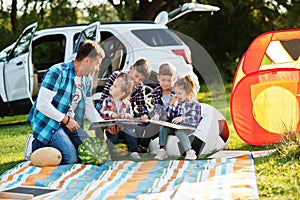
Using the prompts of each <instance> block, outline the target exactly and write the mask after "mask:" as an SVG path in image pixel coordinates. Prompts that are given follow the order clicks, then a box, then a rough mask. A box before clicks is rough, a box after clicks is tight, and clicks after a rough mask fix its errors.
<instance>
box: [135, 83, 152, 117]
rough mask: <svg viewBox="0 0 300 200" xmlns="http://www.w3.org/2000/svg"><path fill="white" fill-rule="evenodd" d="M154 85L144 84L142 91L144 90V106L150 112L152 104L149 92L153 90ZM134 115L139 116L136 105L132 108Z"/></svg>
mask: <svg viewBox="0 0 300 200" xmlns="http://www.w3.org/2000/svg"><path fill="white" fill-rule="evenodd" d="M153 88H154V86H152V85H144V91H145V102H146V106H147V108H148V111H149V113H152V111H153V109H154V106H153V105H152V104H151V98H152V97H151V92H152V90H153ZM133 111H134V116H139V111H138V108H137V106H135V107H134V108H133Z"/></svg>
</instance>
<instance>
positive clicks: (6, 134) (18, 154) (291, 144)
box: [0, 93, 300, 200]
mask: <svg viewBox="0 0 300 200" xmlns="http://www.w3.org/2000/svg"><path fill="white" fill-rule="evenodd" d="M198 98H199V100H200V101H201V102H205V103H211V102H212V100H211V99H210V98H209V97H208V96H207V95H206V94H201V93H199V95H198ZM224 102H225V104H224ZM213 103H214V104H213V105H214V107H216V108H218V109H220V110H224V111H225V112H226V113H223V114H224V115H225V117H226V119H227V122H228V124H229V128H230V134H231V135H230V140H229V144H228V146H227V148H226V149H231V150H250V151H252V150H265V149H272V148H276V149H277V151H276V152H275V153H273V154H271V155H270V156H266V157H262V158H255V170H256V175H257V182H258V189H259V194H260V198H261V199H272V200H273V199H295V200H296V199H300V192H299V191H300V188H299V187H300V163H299V156H300V137H299V134H298V136H297V137H296V138H294V139H291V140H290V141H285V142H284V143H282V144H278V145H273V146H264V147H259V146H252V145H249V144H246V143H245V142H243V141H242V140H241V139H240V138H239V137H238V135H237V134H236V132H235V130H234V128H233V125H232V123H231V119H230V114H229V96H227V98H226V101H224V98H220V101H219V102H218V100H216V99H214V102H213ZM224 105H225V108H224ZM26 117H27V116H17V117H5V118H3V119H0V146H1V148H0V174H1V173H3V172H4V171H6V170H8V169H10V168H12V167H13V166H15V165H16V164H17V163H19V162H22V161H24V156H23V149H24V147H25V140H26V137H27V136H28V135H29V134H30V133H31V127H30V126H27V125H25V124H24V122H25V120H26ZM22 122H23V123H22ZM86 128H87V127H86ZM89 134H91V135H93V134H94V133H93V132H91V131H90V132H89Z"/></svg>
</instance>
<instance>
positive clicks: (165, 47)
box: [0, 4, 219, 117]
mask: <svg viewBox="0 0 300 200" xmlns="http://www.w3.org/2000/svg"><path fill="white" fill-rule="evenodd" d="M217 10H219V8H218V7H214V6H209V5H202V4H184V5H183V6H182V7H180V8H178V9H176V10H175V11H174V12H171V13H170V14H169V15H168V14H167V13H166V12H162V13H160V14H159V15H158V16H157V18H156V19H155V22H150V21H132V22H110V23H102V24H101V25H100V23H99V22H95V23H93V24H91V25H70V26H60V27H53V28H47V29H43V30H40V31H36V32H35V29H36V27H37V23H34V24H32V25H30V26H28V27H27V28H26V29H25V30H24V31H23V33H22V35H21V36H20V37H19V39H18V40H17V41H16V42H15V43H14V44H12V45H10V46H9V47H7V48H5V49H4V50H3V51H2V52H1V53H0V76H2V78H1V79H0V117H3V116H8V115H18V114H27V113H28V112H29V110H30V108H31V105H32V102H33V100H35V98H36V96H37V93H38V89H39V87H40V84H41V82H42V79H43V76H44V73H45V72H46V71H47V70H48V68H49V67H51V66H52V65H53V64H55V63H59V62H63V61H67V60H70V59H71V58H73V57H74V53H75V52H76V49H77V47H78V45H80V43H81V41H83V40H85V39H87V38H88V39H92V40H95V41H97V42H100V38H101V42H100V44H101V46H102V47H103V49H104V50H105V53H106V57H105V59H104V60H103V61H102V64H101V68H100V70H99V71H98V72H96V73H95V74H94V92H95V93H96V94H99V93H100V92H101V91H102V88H103V86H104V85H105V82H106V80H107V78H108V76H109V75H110V74H111V73H112V72H113V71H115V70H129V67H130V66H131V65H132V64H133V63H134V62H135V61H136V60H137V59H139V58H140V57H146V58H147V59H149V61H150V63H151V66H152V69H153V71H152V75H151V78H150V79H149V80H146V81H145V82H144V83H145V85H146V86H149V87H147V88H148V89H149V90H146V92H147V94H149V93H150V91H151V88H153V87H155V86H156V84H157V80H156V75H157V73H158V68H159V65H160V64H161V63H163V62H171V63H173V64H174V65H175V66H176V68H177V75H180V76H183V75H187V74H189V75H191V76H192V77H193V79H194V80H195V82H196V83H197V84H198V86H199V81H198V77H197V76H196V75H195V73H194V72H193V66H192V64H191V52H190V49H189V48H188V46H187V45H186V44H184V42H183V41H182V40H181V39H180V38H179V37H177V36H176V35H175V34H174V33H173V32H172V31H170V30H169V29H168V27H167V26H166V25H165V23H166V22H167V21H170V20H173V19H174V18H176V17H177V16H181V15H183V14H185V13H189V12H193V11H205V12H213V11H217ZM146 96H147V95H146ZM147 97H148V96H147ZM149 106H151V105H149Z"/></svg>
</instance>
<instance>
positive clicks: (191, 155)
mask: <svg viewBox="0 0 300 200" xmlns="http://www.w3.org/2000/svg"><path fill="white" fill-rule="evenodd" d="M185 159H186V160H196V159H197V156H196V152H195V151H194V150H193V149H190V150H188V151H187V152H186V156H185Z"/></svg>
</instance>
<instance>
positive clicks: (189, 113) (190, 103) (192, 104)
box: [154, 75, 201, 160]
mask: <svg viewBox="0 0 300 200" xmlns="http://www.w3.org/2000/svg"><path fill="white" fill-rule="evenodd" d="M174 91H175V98H176V100H175V99H172V100H171V101H170V105H169V106H168V108H167V110H166V114H167V117H168V118H169V119H170V120H171V122H172V123H174V124H180V125H184V126H190V127H195V128H196V127H197V126H198V124H199V122H200V120H201V105H200V103H199V102H198V101H197V100H196V90H195V84H194V82H193V81H192V79H191V77H190V76H189V75H187V76H185V77H184V78H180V79H178V80H177V81H176V83H175V85H174ZM176 104H177V105H176ZM191 133H192V131H190V130H176V129H172V128H168V127H162V128H161V130H160V132H159V145H160V149H159V150H158V152H157V155H156V156H155V157H154V158H155V159H158V160H163V159H166V158H167V157H168V156H167V152H166V149H165V148H166V145H167V140H168V135H170V134H173V135H174V134H175V135H176V136H177V137H178V138H179V140H180V142H181V144H182V146H183V148H184V150H185V152H186V156H185V159H187V160H195V159H197V156H196V153H195V151H194V150H193V149H192V146H191V143H190V141H189V139H188V135H189V134H191Z"/></svg>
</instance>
